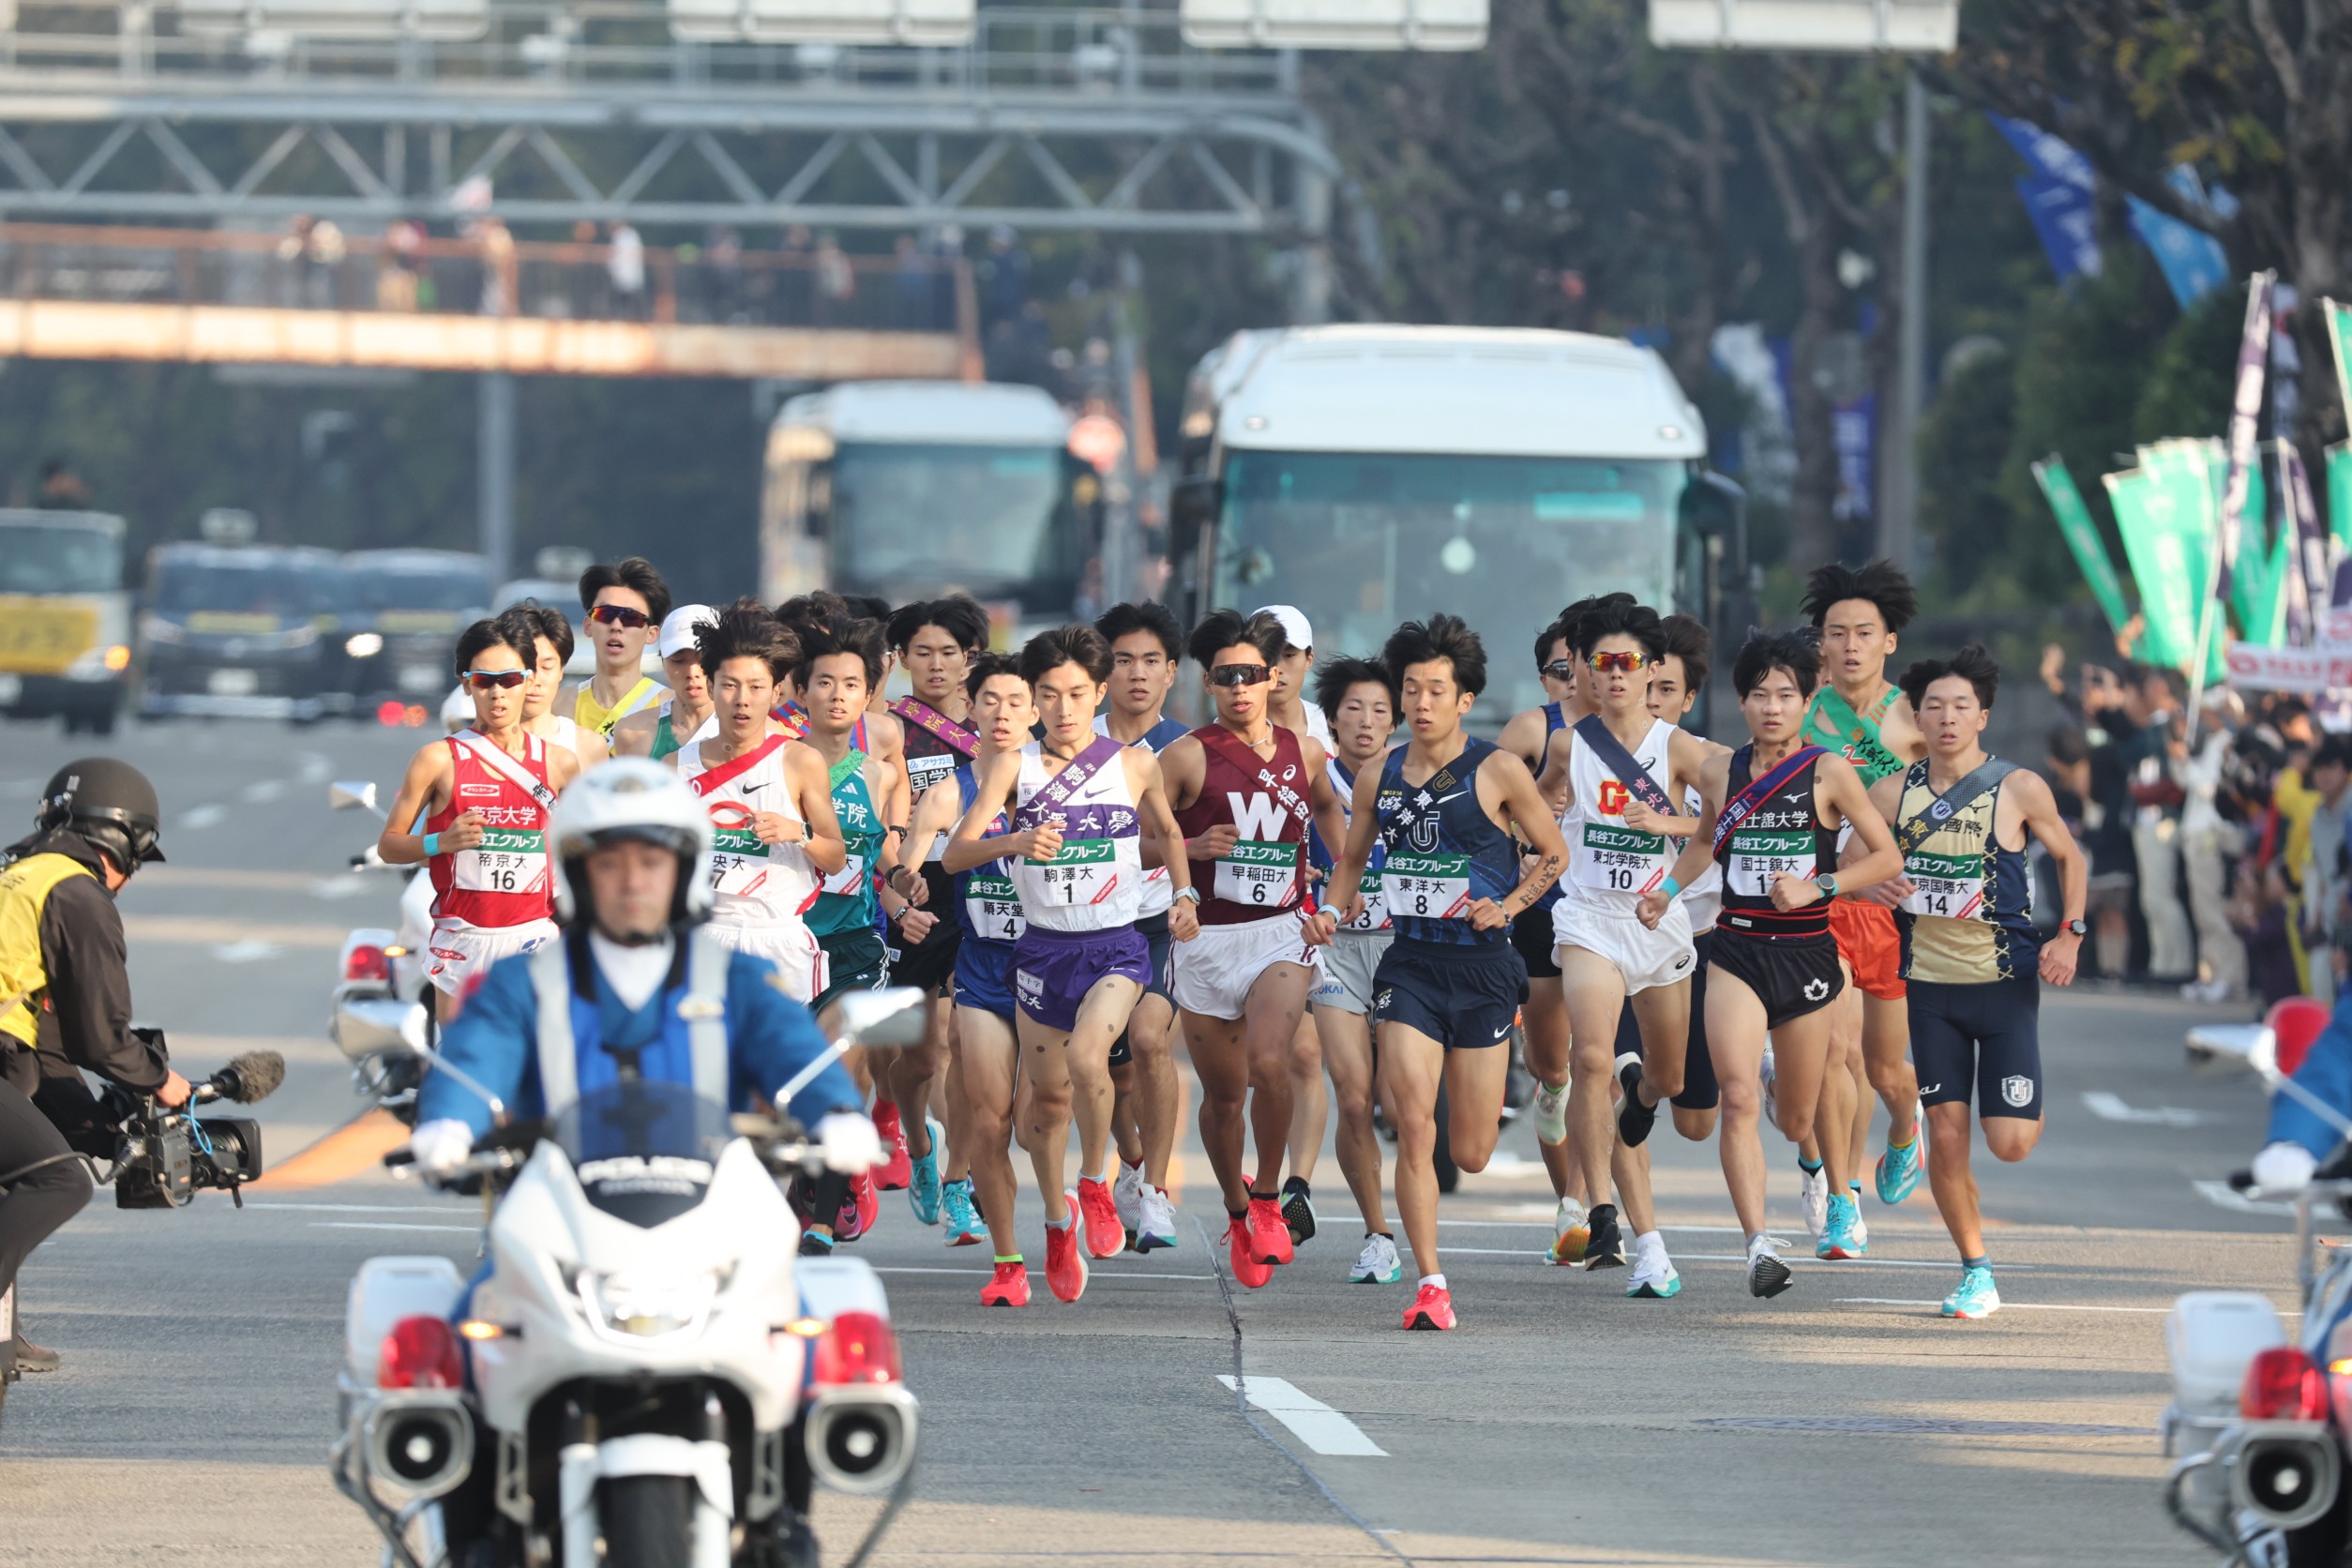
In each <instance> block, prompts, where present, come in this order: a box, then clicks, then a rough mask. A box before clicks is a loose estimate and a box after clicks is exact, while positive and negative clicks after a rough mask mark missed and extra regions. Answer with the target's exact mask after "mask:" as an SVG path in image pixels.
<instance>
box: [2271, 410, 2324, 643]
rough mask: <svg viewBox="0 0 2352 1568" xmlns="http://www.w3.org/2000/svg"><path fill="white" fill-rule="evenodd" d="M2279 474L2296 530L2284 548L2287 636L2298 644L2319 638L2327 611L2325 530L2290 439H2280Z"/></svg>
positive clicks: (2289, 517) (2298, 453)
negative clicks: (2292, 541)
mask: <svg viewBox="0 0 2352 1568" xmlns="http://www.w3.org/2000/svg"><path fill="white" fill-rule="evenodd" d="M2279 469H2280V477H2281V478H2283V479H2284V480H2285V483H2284V485H2282V486H2281V487H2280V488H2281V489H2283V490H2285V491H2286V521H2287V526H2288V527H2290V528H2292V529H2293V530H2294V531H2295V537H2294V543H2293V545H2292V546H2291V547H2290V548H2289V549H2288V550H2287V580H2286V640H2287V641H2288V643H2289V644H2290V645H2292V646H2294V647H2298V648H2308V647H2310V646H2311V645H2312V644H2313V643H2314V642H2315V641H2318V637H2319V626H2320V625H2321V623H2322V622H2323V621H2324V620H2325V619H2326V617H2327V613H2328V589H2329V576H2330V573H2329V570H2328V531H2327V530H2326V529H2325V528H2323V527H2321V526H2320V522H2319V508H2318V507H2317V506H2314V505H2312V493H2311V475H2310V473H2309V471H2307V470H2306V469H2305V468H2304V467H2303V454H2302V453H2301V451H2300V450H2299V449H2298V448H2297V447H2296V445H2295V443H2294V442H2293V441H2291V440H2282V441H2281V442H2280V443H2279Z"/></svg>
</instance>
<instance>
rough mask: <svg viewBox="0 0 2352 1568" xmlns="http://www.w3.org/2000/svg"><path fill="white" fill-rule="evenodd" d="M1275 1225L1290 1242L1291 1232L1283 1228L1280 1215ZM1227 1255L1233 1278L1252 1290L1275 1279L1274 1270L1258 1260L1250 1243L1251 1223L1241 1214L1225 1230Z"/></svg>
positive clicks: (1256, 1253) (1256, 1252)
mask: <svg viewBox="0 0 2352 1568" xmlns="http://www.w3.org/2000/svg"><path fill="white" fill-rule="evenodd" d="M1275 1224H1276V1227H1277V1228H1278V1229H1282V1239H1283V1240H1284V1241H1286V1242H1287V1241H1289V1239H1290V1232H1289V1229H1288V1228H1287V1227H1282V1225H1281V1219H1280V1216H1279V1215H1277V1216H1276V1217H1275ZM1225 1253H1226V1259H1227V1261H1229V1262H1230V1263H1231V1264H1232V1265H1233V1277H1234V1278H1235V1279H1238V1280H1240V1281H1241V1282H1242V1283H1243V1284H1244V1285H1246V1286H1248V1287H1249V1288H1250V1289H1253V1290H1256V1289H1261V1288H1262V1287H1263V1286H1264V1285H1265V1283H1266V1281H1268V1280H1270V1279H1272V1278H1273V1277H1274V1270H1273V1269H1272V1268H1271V1267H1269V1266H1268V1265H1266V1264H1264V1263H1260V1262H1259V1260H1258V1249H1257V1247H1256V1246H1254V1245H1253V1244H1251V1242H1250V1236H1249V1221H1248V1220H1246V1219H1244V1218H1243V1217H1242V1216H1241V1215H1239V1214H1236V1215H1234V1216H1233V1219H1232V1221H1231V1223H1230V1224H1229V1225H1227V1226H1226V1228H1225Z"/></svg>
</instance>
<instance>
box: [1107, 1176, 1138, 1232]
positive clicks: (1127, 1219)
mask: <svg viewBox="0 0 2352 1568" xmlns="http://www.w3.org/2000/svg"><path fill="white" fill-rule="evenodd" d="M1110 1201H1111V1205H1112V1207H1114V1208H1116V1209H1117V1210H1118V1211H1119V1223H1120V1224H1121V1225H1123V1226H1125V1227H1126V1228H1127V1234H1128V1235H1130V1236H1132V1235H1134V1234H1135V1233H1136V1230H1137V1229H1138V1225H1139V1223H1140V1221H1141V1220H1142V1217H1143V1168H1142V1167H1141V1166H1139V1165H1129V1164H1128V1163H1127V1162H1126V1161H1124V1160H1121V1161H1120V1162H1119V1179H1118V1180H1117V1181H1115V1182H1113V1183H1111V1184H1110Z"/></svg>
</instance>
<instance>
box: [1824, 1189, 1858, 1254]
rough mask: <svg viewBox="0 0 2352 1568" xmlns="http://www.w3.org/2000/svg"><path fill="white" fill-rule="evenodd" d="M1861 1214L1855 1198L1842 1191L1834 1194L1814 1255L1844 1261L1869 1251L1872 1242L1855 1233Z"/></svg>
mask: <svg viewBox="0 0 2352 1568" xmlns="http://www.w3.org/2000/svg"><path fill="white" fill-rule="evenodd" d="M1861 1216H1862V1211H1861V1209H1860V1208H1858V1207H1857V1206H1856V1205H1855V1202H1854V1200H1853V1199H1851V1198H1850V1197H1848V1196H1847V1195H1846V1194H1845V1193H1842V1192H1841V1193H1834V1194H1832V1196H1831V1198H1830V1212H1829V1216H1828V1219H1827V1221H1826V1222H1825V1223H1824V1224H1823V1225H1822V1227H1821V1239H1820V1241H1818V1242H1817V1243H1816V1244H1814V1248H1813V1255H1814V1256H1815V1257H1816V1258H1828V1259H1835V1260H1838V1261H1843V1260H1845V1259H1848V1258H1860V1257H1861V1256H1862V1254H1863V1253H1865V1252H1867V1251H1869V1250H1870V1244H1869V1243H1868V1242H1867V1241H1863V1240H1861V1239H1859V1238H1857V1237H1856V1236H1855V1234H1854V1229H1855V1226H1856V1223H1857V1222H1858V1221H1859V1220H1860V1218H1861Z"/></svg>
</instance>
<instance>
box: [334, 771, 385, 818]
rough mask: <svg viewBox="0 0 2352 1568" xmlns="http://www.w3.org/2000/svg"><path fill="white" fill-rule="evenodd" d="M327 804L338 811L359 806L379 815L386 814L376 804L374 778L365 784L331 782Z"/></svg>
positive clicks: (363, 809)
mask: <svg viewBox="0 0 2352 1568" xmlns="http://www.w3.org/2000/svg"><path fill="white" fill-rule="evenodd" d="M326 804H327V805H328V806H329V807H333V808H334V809H335V810H338V811H349V810H351V809H353V808H354V807H357V808H358V809H360V810H362V811H374V812H375V813H376V815H378V816H382V815H383V814H384V813H383V811H382V810H380V809H379V808H378V807H377V806H376V783H375V780H374V779H372V778H371V779H369V780H368V781H367V782H366V783H365V784H352V783H345V782H340V781H339V782H336V783H333V784H329V785H328V786H327V787H326Z"/></svg>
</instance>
